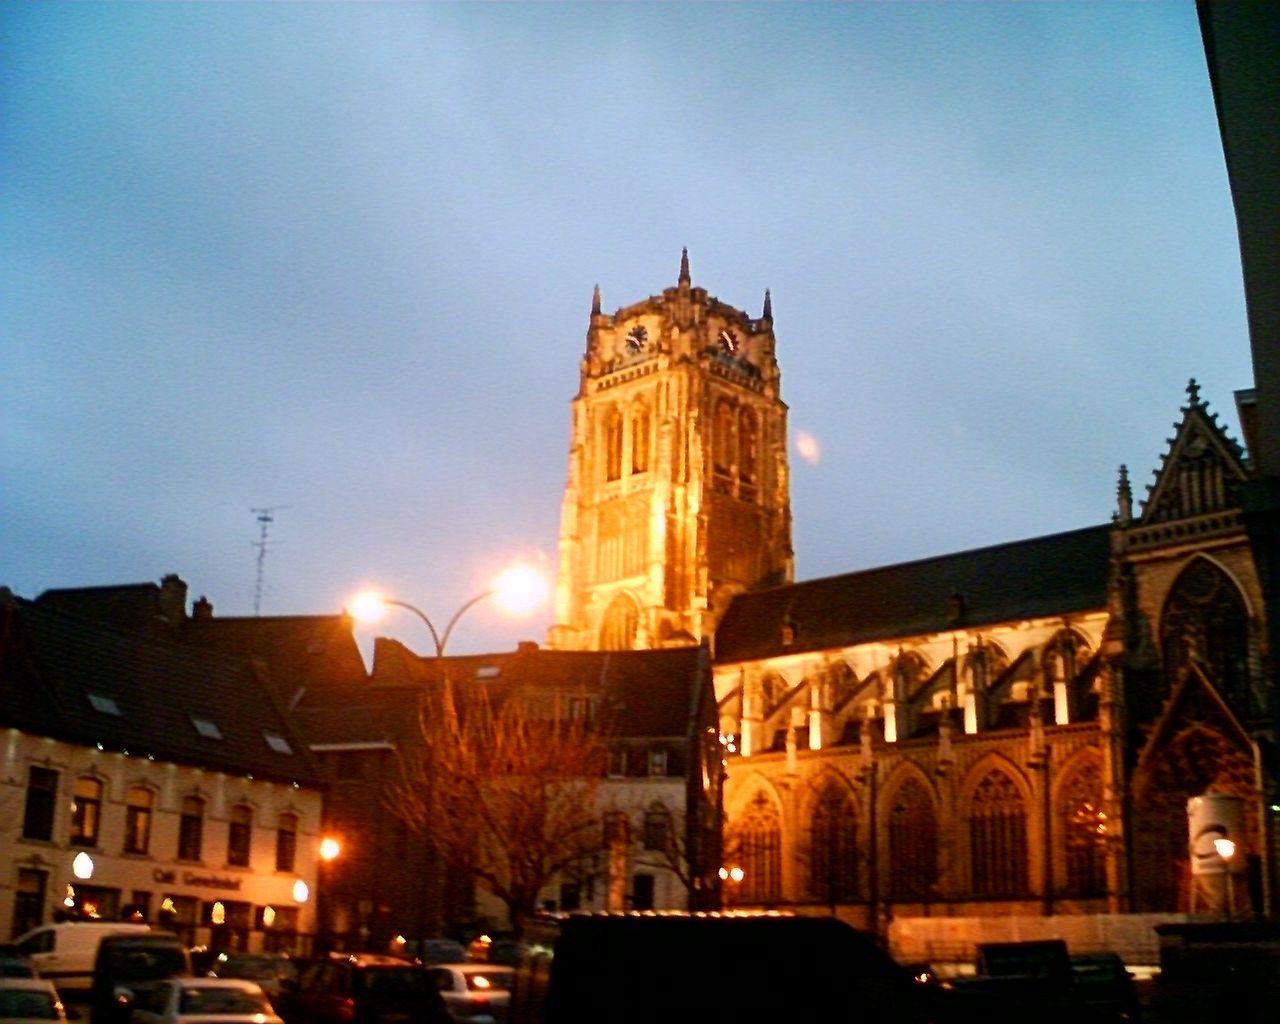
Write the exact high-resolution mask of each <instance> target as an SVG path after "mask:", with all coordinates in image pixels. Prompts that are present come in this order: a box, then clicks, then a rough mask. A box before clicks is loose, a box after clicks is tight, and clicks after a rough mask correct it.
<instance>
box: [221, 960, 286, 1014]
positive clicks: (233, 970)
mask: <svg viewBox="0 0 1280 1024" xmlns="http://www.w3.org/2000/svg"><path fill="white" fill-rule="evenodd" d="M209 976H210V977H212V978H245V979H247V980H249V981H256V982H257V983H258V984H259V985H261V986H262V991H264V992H265V993H266V994H267V998H268V999H270V1000H271V1002H272V1004H273V1005H274V1003H275V1001H276V999H277V998H278V997H279V995H280V991H281V988H282V987H283V986H282V982H284V981H288V980H292V979H295V978H297V977H298V967H297V965H296V964H295V963H294V962H293V959H292V958H291V957H289V956H288V955H286V954H284V953H222V954H219V956H218V957H217V958H216V959H215V960H214V961H213V966H211V967H210V968H209Z"/></svg>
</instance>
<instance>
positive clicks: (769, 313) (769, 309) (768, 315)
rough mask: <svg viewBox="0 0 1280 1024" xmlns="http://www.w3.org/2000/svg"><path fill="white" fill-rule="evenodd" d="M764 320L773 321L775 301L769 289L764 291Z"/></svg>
mask: <svg viewBox="0 0 1280 1024" xmlns="http://www.w3.org/2000/svg"><path fill="white" fill-rule="evenodd" d="M764 319H766V320H772V319H773V299H772V298H771V297H770V295H769V289H768V288H766V289H765V290H764Z"/></svg>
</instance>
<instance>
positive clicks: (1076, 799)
mask: <svg viewBox="0 0 1280 1024" xmlns="http://www.w3.org/2000/svg"><path fill="white" fill-rule="evenodd" d="M1058 827H1059V829H1060V830H1061V834H1062V839H1063V843H1062V845H1063V849H1064V851H1065V856H1066V863H1065V865H1064V867H1065V870H1066V890H1067V893H1068V894H1069V895H1071V896H1099V895H1102V894H1103V893H1105V892H1106V891H1107V871H1106V848H1107V830H1108V822H1107V814H1106V811H1104V810H1103V807H1102V771H1101V769H1100V768H1099V766H1098V763H1097V762H1096V761H1090V762H1088V763H1087V764H1084V765H1082V766H1081V767H1080V768H1079V769H1077V770H1076V771H1075V772H1074V773H1073V774H1072V775H1071V777H1070V779H1069V780H1068V781H1067V782H1066V784H1065V785H1064V786H1063V789H1062V795H1061V797H1060V800H1059V804H1058Z"/></svg>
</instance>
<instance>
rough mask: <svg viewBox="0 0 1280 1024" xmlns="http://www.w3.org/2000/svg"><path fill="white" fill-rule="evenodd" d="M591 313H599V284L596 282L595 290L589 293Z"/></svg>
mask: <svg viewBox="0 0 1280 1024" xmlns="http://www.w3.org/2000/svg"><path fill="white" fill-rule="evenodd" d="M591 315H592V316H599V315H600V285H599V284H598V283H597V284H596V290H595V291H594V292H592V294H591Z"/></svg>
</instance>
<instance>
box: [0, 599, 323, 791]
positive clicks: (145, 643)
mask: <svg viewBox="0 0 1280 1024" xmlns="http://www.w3.org/2000/svg"><path fill="white" fill-rule="evenodd" d="M0 724H3V725H5V726H9V727H11V728H15V729H18V730H21V731H22V732H26V733H30V734H32V735H36V736H46V737H49V738H52V739H56V740H60V741H62V742H66V743H70V744H74V745H77V746H84V747H97V748H98V749H99V750H106V751H120V752H125V753H128V754H130V755H132V756H135V757H147V758H151V759H154V760H158V761H167V762H172V763H175V764H183V765H189V766H192V767H198V768H205V769H208V770H210V771H221V772H227V773H228V774H233V775H252V776H254V777H256V778H267V779H275V780H278V781H281V782H297V783H299V784H302V785H317V784H318V782H319V778H318V776H317V774H316V771H315V766H314V763H313V762H312V760H311V758H310V755H309V753H308V752H307V750H306V748H305V746H304V744H303V743H302V741H301V739H300V738H299V737H298V736H296V735H295V733H294V731H293V728H292V726H291V724H290V722H289V720H288V718H287V716H286V714H285V712H284V709H283V708H282V707H281V706H280V705H279V704H278V702H277V701H276V699H275V697H274V693H273V691H272V688H271V686H270V685H269V683H268V680H267V679H266V671H265V668H264V667H263V666H262V665H261V663H255V662H251V661H249V660H248V659H245V658H239V657H233V656H228V655H224V654H221V653H218V652H215V651H208V650H200V649H198V648H192V647H187V646H184V645H182V644H178V643H174V642H172V641H167V640H164V639H160V638H157V637H154V636H150V635H147V634H145V633H140V632H137V631H135V630H132V629H122V628H119V627H116V626H114V625H111V624H108V623H104V622H102V621H100V620H96V619H94V618H86V617H82V616H80V615H76V614H74V613H71V612H68V611H66V610H64V607H59V606H56V605H55V604H44V603H42V602H40V601H28V600H24V599H22V598H18V597H15V596H13V595H12V594H6V595H4V596H3V597H2V598H0Z"/></svg>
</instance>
